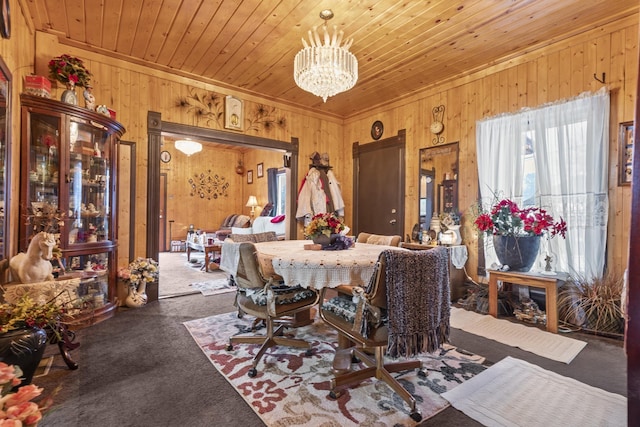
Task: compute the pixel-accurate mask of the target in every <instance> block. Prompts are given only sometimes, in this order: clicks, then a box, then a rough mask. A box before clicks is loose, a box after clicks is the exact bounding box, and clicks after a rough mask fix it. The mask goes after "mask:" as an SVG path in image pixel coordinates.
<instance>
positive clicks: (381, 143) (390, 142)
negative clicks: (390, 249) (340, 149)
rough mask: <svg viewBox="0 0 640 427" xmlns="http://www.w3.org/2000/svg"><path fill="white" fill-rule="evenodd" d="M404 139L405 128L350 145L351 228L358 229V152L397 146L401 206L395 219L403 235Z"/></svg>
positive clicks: (404, 214)
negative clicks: (366, 142)
mask: <svg viewBox="0 0 640 427" xmlns="http://www.w3.org/2000/svg"><path fill="white" fill-rule="evenodd" d="M406 140H407V131H406V129H400V130H399V131H398V134H397V135H395V136H392V137H389V138H385V139H379V140H378V141H374V142H371V143H368V144H363V145H360V143H359V142H357V141H356V142H354V143H353V147H352V157H353V221H352V222H353V229H354V230H360V228H359V227H358V203H357V201H358V200H359V198H358V196H359V194H358V192H359V188H360V182H359V180H360V173H359V169H360V153H364V152H370V151H376V150H380V149H382V148H390V147H394V146H397V147H399V151H400V158H401V160H402V162H401V164H400V165H399V169H398V170H399V172H400V175H401V176H402V181H403V182H402V184H401V185H400V189H399V194H398V197H399V200H400V204H399V206H402V215H398V219H397V221H398V222H399V223H400V224H399V227H398V230H402V234H401V235H400V236H401V237H404V234H405V228H404V225H405V216H406V206H405V189H404V188H405V185H406Z"/></svg>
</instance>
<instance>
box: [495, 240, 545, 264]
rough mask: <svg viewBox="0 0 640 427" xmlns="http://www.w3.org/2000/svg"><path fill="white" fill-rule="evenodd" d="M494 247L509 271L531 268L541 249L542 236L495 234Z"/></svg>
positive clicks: (499, 258) (501, 262)
mask: <svg viewBox="0 0 640 427" xmlns="http://www.w3.org/2000/svg"><path fill="white" fill-rule="evenodd" d="M493 247H494V249H495V250H496V255H497V256H498V260H499V261H500V264H502V265H508V266H509V271H520V272H526V271H529V270H531V267H532V266H533V263H534V262H535V261H536V257H537V256H538V250H539V249H540V236H520V237H514V236H493Z"/></svg>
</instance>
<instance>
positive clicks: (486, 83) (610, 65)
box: [345, 16, 638, 277]
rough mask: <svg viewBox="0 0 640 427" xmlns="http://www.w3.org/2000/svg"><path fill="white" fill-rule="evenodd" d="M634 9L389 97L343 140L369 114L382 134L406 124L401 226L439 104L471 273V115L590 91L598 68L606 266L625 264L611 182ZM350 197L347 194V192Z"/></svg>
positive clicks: (631, 66)
mask: <svg viewBox="0 0 640 427" xmlns="http://www.w3.org/2000/svg"><path fill="white" fill-rule="evenodd" d="M637 58H638V17H637V16H636V17H633V18H629V19H625V20H621V21H617V22H614V23H611V24H610V25H607V26H606V27H601V28H596V29H594V30H592V31H590V32H588V33H583V34H581V35H579V36H576V37H573V38H571V39H569V40H565V41H562V42H558V43H555V44H552V45H549V46H548V47H546V48H544V49H541V50H537V51H533V52H530V53H527V54H523V55H522V56H520V57H518V58H517V59H514V60H511V61H509V62H508V63H501V64H496V65H493V66H490V67H488V68H487V69H485V70H482V71H480V72H477V73H475V74H473V75H470V76H468V77H465V78H461V79H456V80H452V81H449V82H439V83H438V84H437V85H434V86H433V88H432V89H430V90H427V91H425V92H423V93H420V94H416V95H414V96H412V97H410V99H406V100H398V101H392V100H390V104H389V107H388V108H387V109H384V110H380V111H376V112H375V113H371V114H363V115H361V116H358V117H354V118H351V119H349V120H347V121H346V124H345V141H349V142H354V141H359V142H360V143H361V144H362V143H366V142H370V140H371V139H370V138H369V137H368V136H367V135H368V133H369V132H370V129H371V124H372V123H373V122H374V121H375V120H381V121H382V122H383V123H384V131H385V135H387V134H389V135H393V134H395V133H397V132H398V130H400V129H406V131H407V182H406V188H405V194H406V206H407V209H406V218H405V224H406V228H407V230H405V234H406V233H408V232H409V230H411V227H412V226H413V224H415V223H417V222H418V190H419V188H418V169H417V168H418V160H417V156H418V151H419V149H420V148H424V147H429V146H432V142H431V140H432V139H433V135H432V134H431V133H430V132H429V125H430V124H431V122H432V120H433V116H432V110H433V108H434V107H436V106H438V105H444V106H445V119H444V125H445V129H444V133H443V134H442V135H443V136H444V138H445V139H446V142H455V141H460V156H459V157H460V160H459V163H460V171H459V174H458V178H459V207H460V210H461V211H462V212H463V213H465V212H467V214H466V215H465V216H464V218H463V227H462V233H463V238H464V243H465V244H466V245H467V247H468V249H469V252H470V259H469V262H468V263H467V266H466V268H467V272H468V274H469V275H471V276H472V277H476V276H477V275H476V270H477V233H476V232H475V230H474V229H473V226H472V221H473V218H472V217H471V215H469V213H468V212H469V208H470V207H471V206H472V205H473V204H474V203H475V202H476V200H477V197H478V196H477V194H478V191H477V190H478V189H477V180H478V172H477V163H476V125H475V124H476V121H478V120H480V119H483V118H486V117H491V116H494V115H497V114H501V113H505V112H515V111H518V110H520V109H522V108H523V107H533V106H538V105H541V104H545V103H548V102H553V101H557V100H561V99H565V98H570V97H574V96H577V95H579V94H580V93H582V92H585V91H596V90H598V89H600V88H601V87H602V86H603V84H602V83H600V82H598V81H597V80H596V79H595V78H594V74H595V75H596V76H597V77H598V78H600V79H601V78H602V76H603V73H604V76H605V79H606V80H605V81H606V83H605V85H604V86H606V87H607V88H608V89H609V90H610V94H611V116H610V140H609V147H610V150H609V163H610V173H609V203H610V209H609V232H608V241H607V248H608V260H607V263H608V266H609V268H613V269H614V271H616V272H618V273H621V272H622V271H624V269H625V268H626V263H627V256H628V247H629V245H628V239H629V225H630V212H631V205H630V203H631V196H630V195H631V193H630V187H629V186H625V187H620V186H618V178H617V177H618V155H619V152H618V125H619V123H621V122H624V121H629V120H633V117H634V115H633V114H634V102H635V92H636V79H637ZM349 199H350V198H349Z"/></svg>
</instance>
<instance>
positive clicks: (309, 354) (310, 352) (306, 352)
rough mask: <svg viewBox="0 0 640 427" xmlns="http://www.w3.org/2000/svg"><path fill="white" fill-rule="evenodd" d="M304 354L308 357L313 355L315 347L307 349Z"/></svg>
mask: <svg viewBox="0 0 640 427" xmlns="http://www.w3.org/2000/svg"><path fill="white" fill-rule="evenodd" d="M304 355H305V356H307V357H309V356H313V349H312V348H310V349H307V351H305V352H304Z"/></svg>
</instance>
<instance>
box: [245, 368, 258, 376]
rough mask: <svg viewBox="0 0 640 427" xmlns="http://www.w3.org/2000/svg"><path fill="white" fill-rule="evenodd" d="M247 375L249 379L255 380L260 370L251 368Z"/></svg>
mask: <svg viewBox="0 0 640 427" xmlns="http://www.w3.org/2000/svg"><path fill="white" fill-rule="evenodd" d="M247 375H249V378H253V377H255V376H256V375H258V370H257V369H256V368H251V369H249V372H247Z"/></svg>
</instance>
